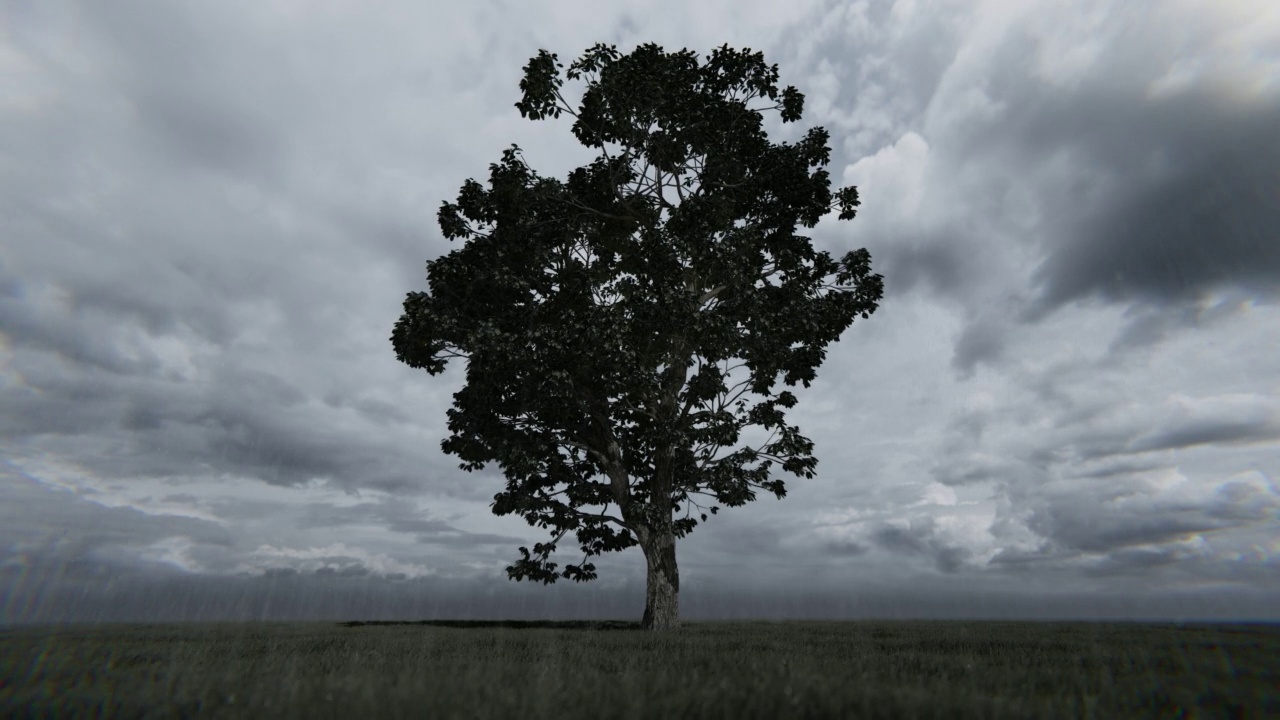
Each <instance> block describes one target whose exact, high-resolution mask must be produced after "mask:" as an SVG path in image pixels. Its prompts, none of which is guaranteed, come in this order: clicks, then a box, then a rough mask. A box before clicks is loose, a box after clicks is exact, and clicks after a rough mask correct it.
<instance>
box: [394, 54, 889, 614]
mask: <svg viewBox="0 0 1280 720" xmlns="http://www.w3.org/2000/svg"><path fill="white" fill-rule="evenodd" d="M562 69H563V66H562V65H561V64H560V63H558V62H557V56H556V55H555V54H552V53H549V52H547V51H545V50H543V51H540V52H539V53H538V55H537V56H536V57H534V58H532V59H531V60H530V61H529V63H528V65H526V66H525V68H524V78H523V80H522V81H521V83H520V89H521V91H522V97H521V100H520V101H519V102H517V103H516V107H517V108H518V109H519V110H520V112H521V114H522V115H523V116H525V117H527V118H530V119H533V120H543V119H548V118H558V117H560V115H561V113H566V114H568V115H570V116H571V117H573V119H574V122H573V126H572V132H573V134H574V136H575V137H576V138H577V139H578V140H579V141H580V142H581V143H582V144H583V145H584V146H586V147H588V148H591V149H593V150H594V151H596V152H597V153H598V157H597V158H596V159H595V160H594V161H593V162H591V163H590V164H588V165H586V166H584V167H579V168H577V169H576V170H573V171H572V172H570V173H569V174H568V177H567V178H566V179H565V180H563V181H561V180H559V179H554V178H545V177H541V176H539V175H538V174H537V173H536V172H535V171H534V170H533V169H532V168H530V167H529V165H528V164H527V163H526V162H525V160H524V157H523V155H522V152H521V150H520V148H519V147H518V146H515V145H512V146H511V147H510V148H509V149H508V150H506V151H505V152H503V154H502V159H501V161H500V162H498V163H495V164H492V165H490V167H489V182H488V187H485V186H484V185H481V184H480V183H478V182H476V181H475V180H467V181H466V182H464V183H463V185H462V188H461V190H460V192H459V193H458V196H457V199H456V201H455V202H444V203H442V205H441V207H440V210H439V213H438V220H439V226H440V229H441V231H442V233H443V234H444V236H445V237H446V238H449V239H450V240H463V241H465V242H464V244H463V245H462V247H460V248H457V249H455V250H453V251H452V252H450V253H448V254H447V255H444V256H442V257H440V258H437V259H436V260H433V261H431V262H429V263H428V266H427V279H428V284H429V287H430V290H429V291H428V292H411V293H409V294H408V296H407V297H406V299H405V303H404V314H403V316H402V317H401V318H400V320H399V322H397V323H396V325H395V329H394V331H393V334H392V336H391V341H392V344H393V346H394V349H395V352H396V357H397V359H399V360H400V361H402V362H404V363H407V364H408V365H410V366H411V367H415V368H423V369H425V370H427V372H428V373H430V374H432V375H436V374H439V373H441V372H443V370H444V368H445V366H446V363H447V362H448V361H449V360H451V359H454V358H464V359H465V360H466V362H467V372H466V385H465V386H464V387H463V388H462V389H461V390H460V391H459V392H457V393H456V394H455V395H454V396H453V407H452V408H450V409H449V410H448V413H447V414H448V428H449V431H450V433H451V434H450V436H449V437H448V438H447V439H445V440H444V441H443V443H442V445H441V447H442V449H443V450H444V452H446V453H450V454H453V455H456V456H457V457H458V458H460V459H461V460H462V463H461V467H462V468H464V469H466V470H479V469H481V468H483V467H485V465H486V464H487V463H497V464H498V466H499V467H500V468H501V470H502V472H503V475H504V476H505V478H506V489H505V491H503V492H499V493H498V494H497V495H495V497H494V502H493V511H494V512H495V513H496V514H498V515H506V514H509V513H517V514H519V515H521V516H523V517H524V518H525V519H526V520H527V521H528V522H529V524H530V525H536V526H538V527H542V528H548V529H550V531H551V539H550V541H549V542H546V543H538V544H536V545H535V546H534V548H533V549H532V551H530V550H529V549H528V548H523V547H522V548H520V555H521V557H520V559H519V560H517V561H516V562H515V563H514V564H513V565H512V566H510V567H509V568H508V569H507V571H508V574H509V575H510V577H512V578H513V579H517V580H519V579H525V578H529V579H533V580H540V581H542V582H544V583H550V582H554V581H555V580H556V579H557V578H560V577H563V578H568V579H573V580H577V581H583V580H590V579H593V578H595V577H596V573H595V566H594V565H593V564H592V563H590V562H588V560H589V559H590V557H591V556H594V555H598V554H600V553H603V552H606V551H614V550H622V549H625V548H628V547H631V546H633V545H637V544H640V545H641V546H642V548H643V549H644V551H645V554H646V557H647V558H650V578H649V579H650V586H651V596H652V585H653V583H654V576H653V573H654V560H653V557H652V556H653V555H654V554H662V555H663V556H664V557H665V554H666V553H667V550H666V549H665V548H667V547H668V546H670V553H669V554H670V557H669V559H668V560H669V564H670V578H668V581H669V583H668V584H674V587H675V588H678V582H677V581H675V579H674V578H675V574H674V573H675V564H674V544H673V543H674V538H680V537H684V536H685V535H686V534H688V533H689V532H691V531H692V530H693V529H694V528H695V527H696V526H697V525H698V524H699V521H705V520H706V519H707V516H706V514H705V512H702V511H703V510H707V509H708V508H706V507H704V506H703V505H702V504H700V503H699V502H697V500H696V498H705V499H708V501H709V502H712V503H716V504H715V505H713V506H712V507H710V508H709V511H710V512H711V513H715V512H716V511H717V510H718V509H719V507H720V506H726V507H735V506H740V505H743V504H745V503H746V502H748V501H751V500H754V499H755V497H756V491H757V490H766V491H768V492H771V493H773V494H775V495H776V496H777V497H778V498H782V497H783V496H784V495H785V494H786V486H785V484H784V482H783V480H782V479H780V478H778V477H777V476H776V475H775V473H774V467H775V466H780V468H781V469H782V470H783V471H785V472H787V473H790V474H792V475H795V476H802V477H806V478H808V477H813V475H814V468H815V466H816V465H817V460H816V459H815V458H814V457H813V454H812V451H813V443H812V442H811V441H810V440H808V439H807V438H805V437H804V436H803V435H801V434H800V429H799V428H798V427H795V426H792V425H788V424H787V422H786V410H787V409H789V408H791V407H794V406H795V404H796V402H797V399H796V397H795V395H794V394H792V393H791V392H789V391H787V390H785V389H780V388H779V387H778V386H779V382H781V384H782V385H783V386H787V387H791V386H795V385H796V384H803V385H804V386H805V387H808V386H809V385H810V383H811V382H812V381H813V380H814V378H815V377H816V370H817V368H818V367H819V366H820V365H821V364H822V362H823V361H824V359H825V357H826V352H827V346H828V345H829V344H830V343H832V342H834V341H835V340H837V339H838V338H839V337H840V335H841V333H843V332H844V330H845V329H847V328H848V327H849V326H850V324H851V323H852V322H853V321H854V319H855V318H856V317H858V316H861V317H863V318H867V317H869V316H870V314H871V313H872V312H874V311H875V310H876V308H877V304H878V302H879V301H880V299H881V297H882V294H883V282H882V277H881V276H880V275H877V274H873V273H872V272H871V266H870V255H869V253H868V252H867V251H866V250H865V249H859V250H853V251H850V252H847V253H845V254H844V255H843V257H842V258H840V259H839V260H838V261H837V260H834V259H833V258H832V257H831V256H830V254H829V253H827V252H825V251H824V252H819V251H815V250H814V248H813V246H812V243H811V241H810V239H809V238H808V237H805V236H802V235H798V234H796V226H797V225H799V226H802V227H804V228H813V227H814V226H815V225H816V224H817V223H818V222H819V220H821V219H822V218H823V217H824V216H827V215H828V214H829V213H831V212H833V211H838V213H839V215H838V217H839V219H841V220H848V219H851V218H853V217H854V215H855V213H856V208H857V206H858V204H859V201H858V194H857V190H856V189H855V188H853V187H846V188H841V189H840V190H838V191H836V192H834V193H833V192H832V191H831V184H830V177H829V175H828V173H827V171H826V170H825V169H824V167H825V165H826V164H827V163H828V162H829V161H830V148H829V147H828V145H827V142H828V139H829V137H828V134H827V132H826V131H825V130H823V129H822V128H820V127H815V128H812V129H810V130H809V131H808V132H807V133H805V135H804V137H803V138H802V139H801V140H799V141H798V142H796V143H794V144H788V143H780V144H774V143H771V142H770V141H769V139H768V137H767V135H766V133H765V131H764V129H763V124H762V123H763V117H762V115H761V111H762V110H779V111H780V113H781V119H782V121H783V122H795V121H797V120H799V119H800V117H801V112H802V110H803V107H804V96H803V95H802V94H801V93H800V92H798V91H797V90H796V89H795V88H794V87H786V88H785V89H783V90H781V91H779V89H778V87H777V81H778V70H777V66H776V65H774V66H768V65H766V64H765V63H764V59H763V55H762V54H761V53H752V52H750V50H744V51H737V50H732V49H729V48H728V46H724V47H721V48H718V49H716V50H714V51H713V52H712V53H711V54H710V56H709V57H708V58H707V59H706V62H701V63H700V62H699V60H698V58H697V54H696V53H694V52H691V51H688V50H685V51H681V52H675V53H666V52H664V51H663V50H662V48H660V47H658V46H656V45H653V44H646V45H641V46H639V47H637V48H636V49H635V50H634V51H633V52H632V53H630V54H628V55H621V54H620V53H619V52H618V51H617V49H616V48H615V47H613V46H605V45H602V44H598V45H595V46H593V47H592V48H591V49H589V50H588V51H587V52H586V53H585V54H583V55H582V57H581V58H580V59H578V60H577V61H575V62H573V63H572V64H570V66H569V68H568V71H567V72H566V73H565V77H566V78H567V79H569V80H584V81H585V82H586V89H585V92H584V94H583V95H582V98H581V100H580V102H579V104H578V105H577V107H576V109H575V108H574V106H572V105H571V104H570V103H569V102H568V101H566V100H565V98H564V96H563V95H562V92H561V90H562V87H563V83H564V79H563V78H562V77H561V74H560V71H561V70H562ZM760 99H767V100H769V101H772V104H766V105H763V106H761V107H751V105H750V103H751V102H752V101H757V100H760ZM740 371H745V372H740ZM740 375H741V376H742V377H741V378H740V379H739V376H740ZM747 426H759V427H762V428H763V429H765V430H767V431H770V432H771V433H772V434H771V435H770V438H769V440H768V441H766V442H764V443H760V444H758V445H756V446H754V447H753V446H745V445H744V446H742V447H737V445H738V444H739V440H740V437H741V434H742V432H743V430H744V429H745V428H746V427H747ZM695 507H696V508H697V509H698V512H696V513H695V512H693V511H692V508H695ZM680 510H683V513H680V512H679V511H680ZM571 532H572V533H574V534H575V537H576V539H577V541H578V544H579V546H580V549H581V551H582V552H583V553H584V555H583V558H582V560H581V561H580V562H577V563H574V564H566V565H565V566H564V567H563V569H559V565H558V563H556V562H553V561H552V560H551V559H550V558H551V556H552V553H553V552H554V551H555V550H556V548H557V545H558V543H560V542H561V540H563V538H564V537H565V536H566V535H568V534H569V533H571ZM659 545H661V548H659ZM659 564H662V563H659ZM659 569H661V568H659ZM672 593H674V590H673V591H672ZM652 602H654V598H653V597H650V598H649V603H652ZM648 617H649V605H648V604H647V605H646V619H648Z"/></svg>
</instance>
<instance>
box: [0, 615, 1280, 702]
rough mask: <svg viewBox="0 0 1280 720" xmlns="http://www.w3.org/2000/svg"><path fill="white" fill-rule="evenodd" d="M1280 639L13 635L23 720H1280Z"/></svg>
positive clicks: (977, 625)
mask: <svg viewBox="0 0 1280 720" xmlns="http://www.w3.org/2000/svg"><path fill="white" fill-rule="evenodd" d="M1277 688H1280V626H1276V625H1181V626H1180V625H1144V624H1107V623H1028V622H1021V623H1019V622H923V621H921V622H909V621H903V622H881V621H857V622H783V623H770V622H723V623H711V622H707V623H703V622H691V623H686V626H685V627H684V628H682V629H681V630H679V631H676V632H674V633H658V634H654V633H646V632H642V631H639V630H638V629H637V628H636V625H635V624H633V623H625V622H581V623H555V622H543V623H514V622H513V623H504V624H499V623H483V622H475V623H467V622H456V623H446V622H443V621H441V622H431V623H345V624H339V623H333V622H330V623H257V624H248V623H246V624H200V625H197V624H188V625H97V626H95V625H83V626H64V627H9V628H3V629H0V715H3V716H4V717H11V716H17V717H24V716H32V717H55V716H56V717H58V718H63V717H93V716H108V717H142V716H145V717H190V716H192V715H199V716H209V717H263V718H266V717H270V718H289V717H298V718H328V717H333V718H361V719H367V718H377V717H422V718H556V719H557V720H562V719H567V718H697V717H708V718H726V719H728V718H752V717H755V718H790V717H794V718H822V717H866V718H898V717H910V718H965V717H973V718H1035V717H1054V718H1077V717H1079V718H1085V717H1116V718H1129V717H1166V718H1178V717H1185V718H1190V717H1196V718H1200V717H1206V718H1211V717H1222V718H1229V717H1246V718H1249V717H1280V691H1277Z"/></svg>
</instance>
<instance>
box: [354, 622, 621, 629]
mask: <svg viewBox="0 0 1280 720" xmlns="http://www.w3.org/2000/svg"><path fill="white" fill-rule="evenodd" d="M338 624H339V625H341V626H342V627H361V626H364V625H432V626H435V627H451V628H515V629H517V630H528V629H533V628H546V629H551V630H640V629H641V628H640V622H639V621H630V620H350V621H347V622H340V623H338Z"/></svg>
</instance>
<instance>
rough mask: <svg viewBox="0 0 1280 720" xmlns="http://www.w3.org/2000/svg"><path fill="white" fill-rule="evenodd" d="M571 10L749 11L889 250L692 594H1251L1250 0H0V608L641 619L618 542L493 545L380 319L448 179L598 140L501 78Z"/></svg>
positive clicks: (1274, 77)
mask: <svg viewBox="0 0 1280 720" xmlns="http://www.w3.org/2000/svg"><path fill="white" fill-rule="evenodd" d="M598 42H603V43H607V44H615V45H617V46H618V49H619V50H620V51H622V52H624V53H626V52H630V51H631V50H632V49H633V48H634V47H636V46H637V45H639V44H643V43H648V42H654V43H657V44H658V45H660V46H662V47H663V48H664V49H666V50H668V51H673V52H674V51H677V50H682V49H685V48H688V49H690V50H694V51H697V52H698V53H699V57H702V58H705V57H706V56H707V54H708V53H710V51H711V50H712V49H713V48H715V47H719V46H721V45H724V44H728V45H730V46H731V47H734V48H739V49H741V48H750V49H752V50H753V51H760V52H763V53H764V57H765V60H766V61H767V62H768V63H770V64H773V63H776V64H777V65H778V67H779V73H780V76H781V78H780V85H794V86H795V87H796V88H797V89H799V90H800V91H801V92H802V93H804V95H805V97H806V100H805V112H804V117H803V119H802V120H801V121H800V122H798V123H792V124H787V125H783V124H782V123H781V122H780V120H779V118H778V114H777V112H770V113H766V114H765V128H766V130H767V131H768V132H769V134H770V137H771V139H772V140H773V141H774V142H784V141H787V142H794V141H796V140H798V139H800V138H801V137H802V136H803V133H804V132H805V131H806V130H807V129H808V128H811V127H814V126H822V127H824V128H826V129H827V130H828V132H830V134H831V147H832V155H831V158H832V161H831V164H830V166H829V168H828V169H829V171H830V173H831V176H832V180H833V184H834V185H835V186H844V185H850V184H852V185H856V186H857V187H858V188H859V192H860V195H861V198H862V206H861V208H860V210H859V213H858V216H857V217H856V218H855V219H853V220H852V221H839V220H838V219H837V218H836V214H835V213H832V214H831V215H829V216H828V217H827V218H825V219H824V220H823V221H822V222H821V223H819V224H818V226H817V227H815V228H814V229H813V230H811V231H802V232H804V233H806V234H808V235H809V236H810V237H811V238H812V240H813V244H814V245H815V247H817V248H818V249H820V250H826V251H828V252H830V253H831V255H832V256H835V257H839V256H841V255H843V254H844V253H845V252H848V251H849V250H853V249H857V248H862V247H865V248H867V249H868V250H869V251H870V253H871V257H872V267H873V269H874V271H875V272H878V273H880V274H882V275H883V276H884V278H885V281H884V282H885V294H884V299H883V301H882V303H881V305H880V308H879V310H878V311H877V312H876V313H875V314H874V315H872V316H871V318H870V319H868V320H862V319H859V320H858V321H857V322H855V323H854V324H853V325H852V326H851V327H850V328H849V329H848V330H847V331H846V332H845V333H844V334H843V335H842V337H841V338H840V339H839V340H838V341H837V342H836V343H834V344H833V345H831V346H830V348H829V352H828V355H827V359H826V362H825V364H824V365H823V366H822V367H821V368H820V370H819V371H818V380H817V381H816V382H815V383H814V384H813V386H812V387H811V388H809V389H804V388H802V387H801V388H797V389H796V390H795V393H796V395H797V396H798V397H799V399H800V403H799V405H798V406H797V407H796V408H795V409H793V410H792V411H791V412H790V413H789V416H788V417H789V421H790V422H792V423H793V424H796V425H799V426H800V427H801V429H802V430H803V432H804V434H805V435H806V436H807V437H809V438H810V439H812V440H813V441H814V443H815V449H814V455H815V456H816V457H817V458H818V461H819V464H818V466H817V473H818V474H817V477H816V478H814V479H811V480H805V479H803V478H795V477H794V476H790V475H785V476H784V477H785V478H787V486H788V494H787V497H786V498H785V499H783V500H778V499H776V498H774V497H773V496H772V495H771V494H769V493H763V494H761V496H760V498H759V499H758V500H757V501H755V502H753V503H749V504H748V505H746V506H744V507H740V508H731V509H725V510H723V511H722V512H720V513H719V514H718V515H716V516H714V517H712V518H711V519H710V521H709V522H707V523H704V524H702V525H700V526H699V527H698V528H697V529H696V530H695V531H694V532H693V534H691V535H690V536H688V537H686V538H685V539H683V540H681V541H680V543H679V545H678V548H677V556H678V560H679V567H680V580H681V590H682V592H681V611H682V615H683V617H684V618H686V619H689V620H698V619H743V618H848V619H858V618H954V619H961V618H991V619H997V618H1028V619H1029V618H1043V619H1068V618H1110V619H1133V620H1141V619H1175V620H1176V619H1235V620H1241V619H1254V620H1273V621H1274V620H1277V619H1280V602H1277V601H1278V600H1280V489H1278V488H1280V486H1278V485H1277V483H1280V354H1278V353H1276V352H1275V349H1274V348H1275V340H1276V338H1278V337H1280V308H1278V307H1277V300H1278V299H1280V135H1277V133H1276V128H1277V127H1280V5H1278V4H1275V3H1259V2H1250V1H1248V0H1240V1H1238V2H1232V1H1230V0H1214V1H1213V2H1208V1H1204V2H1186V1H1182V0H1160V1H1153V2H1142V1H1139V0H1135V1H1129V0H1126V1H1125V2H1090V1H1083V0H1061V1H1044V2H1025V1H1024V0H993V1H987V2H982V1H978V0H973V1H970V0H965V1H963V2H928V1H925V0H918V1H912V0H898V1H896V2H890V1H883V2H882V1H872V2H866V1H860V2H848V1H840V0H837V1H830V0H826V1H819V0H793V1H792V2H788V3H779V2H772V1H768V0H760V1H747V0H708V1H706V2H699V3H686V2H677V1H675V0H649V1H638V2H631V3H625V4H622V3H618V4H616V5H615V4H610V3H596V2H585V1H584V2H569V1H556V2H540V3H516V2H477V3H446V2H428V3H423V2H409V1H407V0H406V1H404V2H381V3H369V2H354V1H353V2H338V1H336V0H330V1H322V2H316V1H312V0H308V1H307V2H303V1H302V0H232V1H228V2H218V3H210V2H169V1H167V0H154V1H142V0H113V2H110V3H105V2H96V1H89V0H86V1H85V2H68V1H65V0H0V624H14V623H30V622H71V621H100V620H127V621H138V620H217V619H231V620H246V619H248V620H253V619H331V618H332V619H348V620H350V619H366V620H368V619H443V618H472V619H539V618H541V619H571V618H579V619H581V618H619V619H636V620H638V619H639V617H640V615H641V612H642V610H643V605H644V561H643V556H642V555H641V553H640V551H639V549H638V548H632V549H630V550H628V551H625V552H623V553H611V554H607V555H604V556H602V557H600V558H596V559H595V563H596V566H597V568H598V571H599V575H600V577H599V579H598V580H596V581H594V582H591V583H584V584H574V583H570V582H565V581H562V582H560V583H557V584H555V585H552V586H543V585H541V584H537V585H534V584H530V583H517V582H513V581H510V580H508V579H507V577H506V573H505V570H504V568H505V567H506V566H507V565H508V564H510V563H512V562H513V561H514V560H515V559H516V558H517V557H518V554H517V548H518V547H519V546H520V545H529V546H532V544H533V543H535V542H543V541H545V540H546V539H547V535H546V531H544V530H541V529H538V528H532V527H529V526H528V525H527V524H526V523H525V521H524V520H523V519H521V518H520V517H519V516H515V515H510V516H506V517H495V516H494V515H493V514H492V512H491V510H490V507H489V504H490V503H491V502H492V500H493V495H494V494H495V493H497V492H499V491H500V490H502V489H503V486H504V480H503V478H502V477H501V474H500V470H499V469H498V468H497V467H496V466H488V467H486V468H485V469H484V470H482V471H478V472H473V473H468V472H465V471H463V470H461V469H459V467H458V464H459V460H458V458H456V457H454V456H450V455H445V454H444V453H443V452H442V451H441V449H440V441H441V440H442V439H444V438H445V437H446V436H447V430H446V426H445V422H446V416H445V411H446V409H447V408H448V407H449V406H450V403H451V396H452V394H453V393H454V392H456V391H457V390H459V389H460V388H461V387H462V383H463V380H464V377H463V372H464V370H465V367H464V365H463V364H462V363H459V362H455V363H453V364H451V365H450V368H449V370H448V371H447V372H446V373H444V374H443V375H440V376H437V377H431V376H429V375H427V374H426V372H425V371H422V370H413V369H411V368H409V367H408V366H406V365H403V364H401V363H399V362H397V361H396V359H395V354H394V351H393V350H392V347H391V344H390V340H389V337H390V333H391V329H392V327H393V325H394V323H395V322H396V320H397V319H399V317H400V314H401V313H402V311H403V309H402V303H403V301H404V297H405V295H406V294H407V293H409V292H412V291H419V290H426V289H427V284H426V279H425V266H426V262H427V261H429V260H432V259H435V258H437V257H439V256H441V255H443V254H445V253H448V252H450V251H451V250H452V249H454V248H456V247H457V245H456V244H451V243H450V241H447V240H445V239H444V238H443V237H442V235H441V233H440V231H439V228H438V227H437V225H436V211H437V210H438V208H439V206H440V203H441V202H443V201H452V200H454V199H455V198H456V196H457V192H458V189H459V188H460V187H461V185H462V183H463V182H464V181H465V180H467V179H468V178H476V179H478V180H480V181H482V182H483V181H486V180H487V178H488V166H489V164H490V163H494V162H497V161H498V160H499V159H500V156H501V152H502V150H503V149H504V148H506V147H508V146H509V145H511V144H513V143H514V144H518V145H519V146H520V147H521V148H523V150H524V157H525V159H526V160H527V161H528V162H529V164H530V165H531V166H532V167H534V168H535V169H536V170H537V171H538V172H539V174H541V175H543V176H548V177H559V178H562V179H563V178H564V177H565V176H566V174H567V173H568V172H569V171H570V170H572V169H573V168H575V167H578V166H580V165H585V164H587V163H589V162H590V161H591V159H592V158H593V155H592V152H591V151H590V150H589V149H587V148H585V147H583V146H581V145H579V144H578V143H577V141H576V140H575V139H574V138H573V136H572V134H571V132H570V127H571V124H572V119H571V118H570V117H568V116H567V115H566V116H562V117H561V118H560V119H559V120H552V119H548V120H544V121H538V122H535V121H531V120H528V119H525V118H522V117H521V116H520V113H519V111H518V110H517V109H516V108H515V107H514V103H515V102H517V101H518V100H519V99H520V91H519V81H520V78H521V68H522V67H523V66H524V65H525V64H526V63H527V62H528V61H529V59H530V58H532V57H533V56H535V55H536V54H537V52H538V51H539V49H547V50H549V51H551V52H555V53H557V54H558V55H559V57H560V61H561V62H562V63H564V64H565V65H566V66H567V65H568V64H569V62H571V61H572V60H573V59H575V58H577V57H578V56H579V55H580V54H581V53H582V52H583V51H585V50H586V49H587V48H588V47H590V46H592V45H593V44H595V43H598ZM583 87H584V86H583V84H582V83H581V82H577V83H574V82H569V83H567V85H566V88H565V90H566V93H568V94H567V95H566V97H567V98H569V99H570V101H571V102H575V103H576V101H577V99H578V98H579V97H580V96H581V92H582V89H583ZM580 557H581V556H580V554H575V553H574V552H572V550H571V551H570V552H568V553H562V554H560V555H559V556H557V559H558V560H559V561H560V562H561V563H562V564H563V563H565V562H577V561H578V560H579V559H580Z"/></svg>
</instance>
